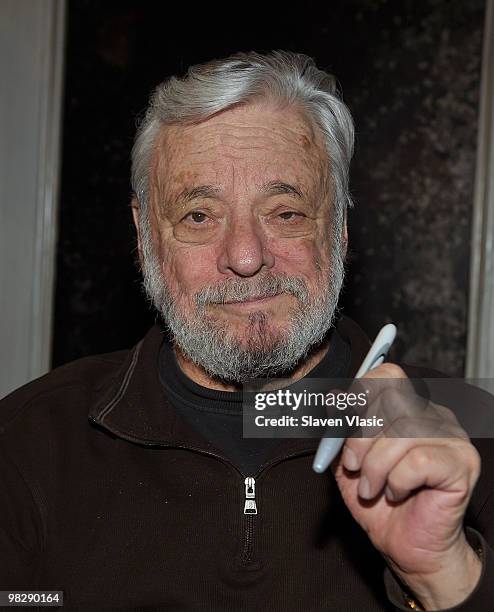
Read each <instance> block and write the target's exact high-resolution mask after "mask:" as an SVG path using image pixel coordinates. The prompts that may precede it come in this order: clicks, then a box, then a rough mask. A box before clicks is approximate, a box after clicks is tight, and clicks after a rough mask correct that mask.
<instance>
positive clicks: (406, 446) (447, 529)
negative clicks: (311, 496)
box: [333, 364, 481, 610]
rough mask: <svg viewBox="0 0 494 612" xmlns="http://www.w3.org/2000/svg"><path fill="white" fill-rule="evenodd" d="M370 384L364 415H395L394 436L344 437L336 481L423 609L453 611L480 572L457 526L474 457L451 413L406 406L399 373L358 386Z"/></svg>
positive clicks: (384, 372)
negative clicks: (448, 609)
mask: <svg viewBox="0 0 494 612" xmlns="http://www.w3.org/2000/svg"><path fill="white" fill-rule="evenodd" d="M368 379H382V380H375V381H373V383H372V384H371V385H370V388H371V389H372V391H371V393H370V398H369V403H370V405H369V412H371V413H372V414H376V412H377V413H380V414H386V416H387V418H386V422H387V423H390V418H389V415H390V414H391V411H392V410H394V411H395V415H396V418H394V419H392V424H391V427H392V429H393V433H392V435H393V436H394V437H387V433H389V430H388V431H387V432H386V431H385V432H384V434H383V433H380V434H378V435H377V436H375V437H368V438H347V440H346V442H345V446H344V447H343V451H342V453H341V454H340V456H339V457H338V458H337V459H336V460H335V462H334V463H333V471H334V474H335V477H336V481H337V483H338V486H339V488H340V491H341V494H342V497H343V500H344V502H345V504H346V506H347V507H348V509H349V510H350V512H351V513H352V515H353V517H354V518H355V520H356V521H357V522H358V523H359V524H360V525H361V526H362V528H363V529H364V530H365V531H366V532H367V534H368V536H369V538H370V540H371V542H372V543H373V545H374V546H375V547H376V548H377V549H378V550H379V551H380V552H381V553H382V554H383V556H384V557H385V559H386V561H387V563H388V564H389V566H390V568H391V569H392V570H393V571H394V573H395V574H396V575H397V576H398V577H399V578H400V579H401V580H402V581H403V582H404V583H406V584H407V585H408V587H409V588H410V590H411V591H412V592H413V594H414V595H415V596H416V597H417V598H418V599H419V600H420V602H421V603H422V605H423V606H424V607H425V608H426V609H427V610H438V609H444V608H449V607H452V606H454V605H457V604H459V603H461V602H462V601H463V600H464V599H466V598H467V597H468V595H469V594H470V593H471V592H472V590H473V589H474V588H475V585H476V584H477V582H478V579H479V576H480V572H481V562H480V560H479V559H478V557H477V555H476V553H475V552H474V551H473V549H472V548H471V547H470V545H469V544H468V542H467V540H466V537H465V532H464V529H463V517H464V514H465V510H466V507H467V505H468V502H469V500H470V497H471V494H472V490H473V487H474V485H475V483H476V481H477V478H478V476H479V474H480V458H479V455H478V453H477V451H476V449H475V448H474V447H473V445H472V444H471V443H470V441H469V439H468V436H467V435H466V433H465V432H464V431H463V430H462V429H461V427H460V426H459V424H458V422H457V421H456V418H455V417H454V415H453V413H452V412H451V411H449V410H448V409H446V408H444V407H442V406H438V405H436V404H432V403H430V402H429V404H428V406H427V410H426V411H422V412H421V413H420V414H418V412H420V411H417V408H416V406H417V405H418V404H416V405H415V406H413V407H410V405H406V400H404V395H403V393H400V392H398V391H397V389H399V388H400V384H402V383H403V384H405V385H407V384H408V385H409V386H410V388H411V385H410V384H409V383H408V381H407V377H406V375H405V373H404V372H403V370H402V369H401V368H399V367H398V366H396V365H394V364H383V365H381V366H379V367H378V368H375V369H374V370H372V371H371V372H369V373H368V374H367V375H366V376H365V377H364V378H362V379H360V384H364V385H365V381H366V380H368ZM400 379H401V380H400ZM393 380H395V381H396V383H397V384H396V385H395V384H394V383H393ZM376 384H377V386H374V385H376ZM376 389H377V391H376ZM406 395H408V393H405V396H406ZM408 404H410V402H408ZM412 404H413V402H412ZM422 406H423V404H422ZM397 432H398V433H397ZM400 432H402V433H400ZM431 432H440V433H439V434H438V435H437V437H431ZM397 435H400V436H403V437H396V436H397ZM432 435H434V436H436V434H432Z"/></svg>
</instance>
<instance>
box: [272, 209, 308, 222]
mask: <svg viewBox="0 0 494 612" xmlns="http://www.w3.org/2000/svg"><path fill="white" fill-rule="evenodd" d="M302 216H303V215H301V214H300V213H298V212H295V211H294V210H286V211H284V212H282V213H280V214H279V215H278V217H280V218H281V219H283V221H295V220H296V218H297V217H302Z"/></svg>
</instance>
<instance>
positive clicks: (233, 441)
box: [159, 329, 350, 476]
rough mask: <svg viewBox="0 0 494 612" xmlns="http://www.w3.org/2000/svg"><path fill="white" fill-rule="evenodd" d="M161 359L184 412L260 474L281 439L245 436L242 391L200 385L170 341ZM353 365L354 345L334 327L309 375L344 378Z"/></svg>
mask: <svg viewBox="0 0 494 612" xmlns="http://www.w3.org/2000/svg"><path fill="white" fill-rule="evenodd" d="M159 361H160V363H159V371H160V379H161V383H162V384H163V386H164V388H165V391H166V395H167V398H168V400H169V402H170V403H171V405H172V406H173V407H174V408H175V410H177V412H178V413H179V414H180V416H181V417H182V418H183V419H184V420H186V421H187V422H188V423H189V424H190V425H191V426H192V427H193V428H194V429H195V430H196V431H198V432H199V433H200V434H201V435H202V436H203V437H204V438H205V439H206V440H207V441H208V442H209V443H210V444H212V445H213V446H214V447H216V448H217V449H219V450H221V451H222V452H223V453H224V454H225V455H226V456H227V457H228V458H229V459H230V461H232V462H233V463H234V464H235V465H236V466H237V467H238V469H239V470H240V471H241V472H242V474H244V475H245V476H253V475H255V474H257V472H258V471H259V468H260V467H261V465H262V464H263V463H264V462H265V461H266V459H268V458H269V456H270V455H271V453H272V450H273V449H274V448H275V447H276V446H278V445H279V443H280V440H279V439H276V438H274V439H273V438H244V437H243V435H242V432H243V424H242V391H217V390H215V389H208V388H207V387H203V386H201V385H198V384H197V383H195V382H194V381H193V380H191V379H190V378H189V377H188V376H186V375H185V374H184V373H183V372H182V370H181V369H180V366H179V365H178V363H177V360H176V358H175V354H174V352H173V348H172V346H171V345H170V344H169V343H168V342H167V341H165V342H163V345H162V347H161V351H160V357H159ZM349 366H350V347H349V345H348V344H347V343H346V342H345V341H344V340H343V338H342V337H341V335H340V334H339V333H338V332H337V330H336V329H333V331H332V332H331V339H330V344H329V349H328V352H327V353H326V355H325V356H324V358H323V359H322V360H321V361H320V362H319V363H318V364H317V366H316V367H315V368H313V369H312V370H311V371H310V372H309V373H308V374H307V376H310V377H311V378H344V377H346V376H348V370H349Z"/></svg>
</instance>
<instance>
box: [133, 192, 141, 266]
mask: <svg viewBox="0 0 494 612" xmlns="http://www.w3.org/2000/svg"><path fill="white" fill-rule="evenodd" d="M130 207H131V209H132V218H133V220H134V226H135V228H136V233H137V252H138V253H139V261H140V262H141V265H142V241H141V226H140V223H139V215H140V212H141V207H140V205H139V202H138V200H137V198H136V197H135V196H134V197H133V198H132V201H131V203H130Z"/></svg>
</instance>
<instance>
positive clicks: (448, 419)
mask: <svg viewBox="0 0 494 612" xmlns="http://www.w3.org/2000/svg"><path fill="white" fill-rule="evenodd" d="M377 404H378V407H377V408H376V412H377V414H390V413H392V411H393V410H394V409H395V410H396V416H395V417H388V418H385V419H384V421H385V423H386V424H385V426H384V427H382V428H378V430H377V432H372V429H371V428H362V429H361V431H360V434H361V435H362V436H366V437H362V438H360V439H359V438H356V437H352V438H347V440H346V444H345V447H344V450H343V455H342V463H343V465H344V467H345V468H346V469H348V470H351V471H355V470H359V469H361V468H362V465H363V463H364V461H365V460H366V457H367V455H368V454H369V453H370V452H371V451H372V461H373V462H374V461H376V459H375V452H376V449H375V448H374V445H375V443H376V441H380V440H382V439H383V438H384V439H386V438H390V439H391V440H393V439H394V440H396V439H399V438H404V439H409V440H408V442H406V443H404V444H406V445H407V446H408V447H411V446H413V445H416V444H418V442H417V440H419V439H421V438H424V439H428V440H429V441H430V442H429V443H434V440H437V439H439V440H443V439H444V441H446V440H448V439H449V440H454V439H460V440H463V441H465V440H468V435H467V434H466V432H465V431H464V430H463V429H462V428H461V426H460V425H459V423H458V421H457V420H456V418H455V416H454V414H453V413H452V412H451V411H450V410H448V409H447V408H445V407H444V406H439V405H438V404H433V403H432V402H428V404H427V409H426V410H425V411H423V410H422V408H420V407H417V406H412V407H411V408H409V407H408V405H407V404H406V403H405V405H403V402H402V397H401V396H400V395H399V394H396V392H395V391H394V390H393V389H391V390H384V391H382V393H381V394H380V396H379V398H378V400H377ZM414 413H419V416H409V414H414ZM420 413H422V414H420ZM367 431H370V432H372V433H371V435H369V434H368V433H367ZM390 445H391V446H393V445H394V442H392V441H391V442H390ZM386 447H389V444H388V445H386ZM379 448H384V443H383V442H380V444H379ZM376 486H377V485H376ZM371 488H372V491H373V492H374V491H375V487H371Z"/></svg>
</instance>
